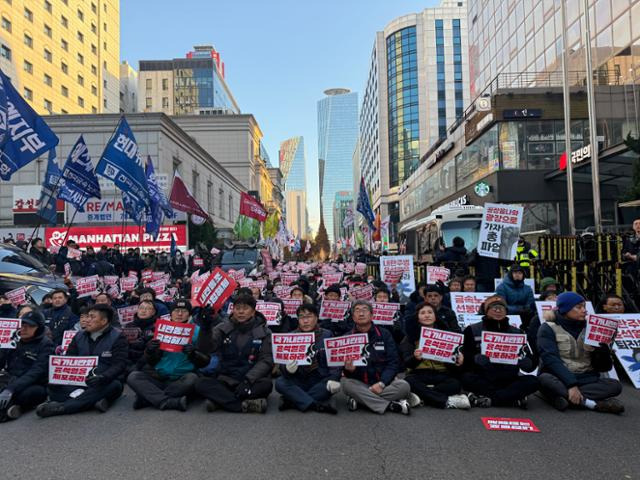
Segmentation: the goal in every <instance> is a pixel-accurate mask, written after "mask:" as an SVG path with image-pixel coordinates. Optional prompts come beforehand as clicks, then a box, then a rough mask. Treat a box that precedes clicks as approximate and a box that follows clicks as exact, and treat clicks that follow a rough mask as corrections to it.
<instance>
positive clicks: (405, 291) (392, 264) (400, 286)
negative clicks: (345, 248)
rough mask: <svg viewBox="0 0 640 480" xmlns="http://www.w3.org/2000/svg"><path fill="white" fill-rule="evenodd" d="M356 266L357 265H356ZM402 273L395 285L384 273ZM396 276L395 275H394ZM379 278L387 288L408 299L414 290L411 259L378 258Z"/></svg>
mask: <svg viewBox="0 0 640 480" xmlns="http://www.w3.org/2000/svg"><path fill="white" fill-rule="evenodd" d="M356 266H357V265H356ZM399 270H400V271H402V277H401V278H400V280H399V281H398V283H397V285H396V284H395V282H393V280H395V279H394V278H389V276H388V275H387V274H386V272H397V271H399ZM394 275H396V273H394ZM380 278H382V279H383V281H384V282H385V283H386V284H387V285H388V286H389V288H392V287H395V288H396V290H397V291H398V293H399V294H400V296H401V297H403V298H408V297H409V295H411V294H412V293H413V291H414V290H415V283H416V281H415V277H414V272H413V257H412V256H411V255H383V256H381V257H380Z"/></svg>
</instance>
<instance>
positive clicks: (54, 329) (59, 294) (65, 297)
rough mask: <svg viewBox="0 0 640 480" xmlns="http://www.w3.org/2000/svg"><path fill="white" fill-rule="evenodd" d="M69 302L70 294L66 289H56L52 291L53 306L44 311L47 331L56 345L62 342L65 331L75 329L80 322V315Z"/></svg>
mask: <svg viewBox="0 0 640 480" xmlns="http://www.w3.org/2000/svg"><path fill="white" fill-rule="evenodd" d="M68 303H69V294H68V293H67V292H66V291H65V290H62V289H58V290H54V291H53V292H51V307H49V308H46V309H44V310H43V311H42V313H43V315H44V320H45V326H46V327H47V329H48V332H47V333H48V335H49V336H50V337H51V340H53V344H54V345H56V346H57V345H60V344H61V343H62V336H63V335H64V331H65V330H73V329H74V327H75V325H76V323H78V317H77V316H76V315H75V314H74V313H73V311H72V310H71V307H70V306H69V304H68Z"/></svg>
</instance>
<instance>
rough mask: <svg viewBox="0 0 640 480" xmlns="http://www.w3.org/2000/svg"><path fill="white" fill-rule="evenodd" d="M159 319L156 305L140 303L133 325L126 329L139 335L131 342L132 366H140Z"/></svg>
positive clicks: (130, 324)
mask: <svg viewBox="0 0 640 480" xmlns="http://www.w3.org/2000/svg"><path fill="white" fill-rule="evenodd" d="M157 319H158V311H157V309H156V305H155V303H153V302H150V301H149V300H144V301H142V302H140V303H138V311H137V312H136V314H135V315H134V316H133V320H132V321H131V323H129V324H127V326H126V328H128V329H129V328H131V329H136V330H135V331H136V333H137V335H136V336H135V338H130V340H129V360H130V362H131V364H132V366H134V367H135V366H140V367H141V365H138V363H139V362H140V361H141V359H142V356H143V355H144V350H145V348H146V347H147V344H148V343H149V341H151V339H152V338H153V335H154V333H155V327H156V320H157Z"/></svg>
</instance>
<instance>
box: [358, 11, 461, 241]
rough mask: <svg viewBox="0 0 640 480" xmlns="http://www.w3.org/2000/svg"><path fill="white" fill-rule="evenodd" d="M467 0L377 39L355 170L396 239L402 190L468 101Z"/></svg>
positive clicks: (403, 20)
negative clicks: (387, 221)
mask: <svg viewBox="0 0 640 480" xmlns="http://www.w3.org/2000/svg"><path fill="white" fill-rule="evenodd" d="M466 16H467V11H466V2H465V1H453V0H442V2H441V3H440V5H439V6H438V7H434V8H427V9H425V10H424V11H422V12H421V13H416V14H410V15H405V16H403V17H399V18H397V19H395V20H393V21H392V22H390V23H389V24H388V25H387V26H386V27H385V29H384V30H383V31H381V32H377V33H376V38H375V41H374V46H373V51H372V54H371V59H370V65H369V73H368V77H367V83H366V87H365V93H364V96H363V101H362V107H361V110H360V168H361V174H362V176H363V177H364V179H365V183H366V185H367V188H368V189H369V194H370V197H371V203H372V206H373V208H374V211H376V213H380V214H381V216H382V217H383V218H384V217H386V216H387V215H388V216H390V239H391V242H392V243H394V242H395V240H396V233H397V224H398V222H399V220H400V215H399V203H398V202H399V190H400V186H401V185H402V183H403V182H404V181H405V180H407V179H408V178H409V176H410V175H411V174H412V173H413V172H414V171H415V170H416V169H417V168H418V166H419V165H420V158H421V157H422V156H423V155H424V154H425V153H426V152H427V151H428V149H429V148H430V147H431V146H432V145H433V144H434V143H436V142H437V141H439V139H441V138H446V135H447V126H448V125H450V124H451V123H453V122H454V121H455V119H456V118H457V117H458V116H460V115H462V113H463V111H464V106H465V105H466V104H467V103H468V102H469V89H468V85H469V79H468V67H467V35H466V23H467V18H466Z"/></svg>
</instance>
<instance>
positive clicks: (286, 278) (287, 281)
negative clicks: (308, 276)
mask: <svg viewBox="0 0 640 480" xmlns="http://www.w3.org/2000/svg"><path fill="white" fill-rule="evenodd" d="M296 280H298V275H297V274H295V273H283V274H282V275H280V281H281V282H282V285H285V286H287V287H288V286H289V285H291V284H292V283H293V282H295V281H296Z"/></svg>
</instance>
